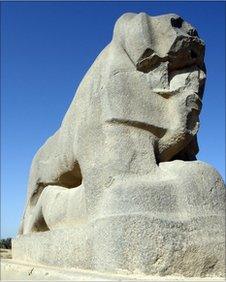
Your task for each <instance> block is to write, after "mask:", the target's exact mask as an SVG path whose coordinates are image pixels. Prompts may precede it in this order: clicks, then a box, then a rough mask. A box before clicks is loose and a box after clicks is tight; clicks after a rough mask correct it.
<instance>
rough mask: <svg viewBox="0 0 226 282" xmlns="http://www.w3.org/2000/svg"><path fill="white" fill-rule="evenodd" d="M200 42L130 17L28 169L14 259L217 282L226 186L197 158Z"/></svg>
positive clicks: (177, 22)
mask: <svg viewBox="0 0 226 282" xmlns="http://www.w3.org/2000/svg"><path fill="white" fill-rule="evenodd" d="M204 82H205V65H204V43H203V41H202V40H201V39H200V38H199V37H198V35H197V32H196V31H195V29H194V28H193V27H192V26H191V25H190V24H188V23H187V22H185V21H183V20H182V19H181V18H180V17H178V16H177V15H174V14H169V15H164V16H158V17H150V16H148V15H146V14H144V13H141V14H132V13H128V14H125V15H123V16H122V17H121V18H120V19H119V20H118V21H117V22H116V25H115V28H114V34H113V39H112V41H111V43H110V44H109V45H108V46H107V47H106V48H105V49H104V50H103V51H102V52H101V54H100V55H99V56H98V57H97V59H96V61H95V62H94V64H93V65H92V66H91V68H90V70H89V71H88V72H87V74H86V76H85V77H84V79H83V80H82V82H81V84H80V86H79V88H78V90H77V92H76V95H75V98H74V100H73V101H72V103H71V106H70V108H69V110H68V112H67V113H66V115H65V117H64V119H63V122H62V124H61V127H60V129H59V130H58V131H57V132H56V134H55V135H54V136H52V137H50V138H49V139H48V140H47V142H46V143H45V144H44V145H43V147H42V148H40V150H39V151H38V152H37V154H36V155H35V157H34V160H33V162H32V167H31V172H30V178H29V186H28V197H27V204H26V208H25V213H24V216H23V219H22V222H21V226H20V231H19V236H18V237H17V238H16V239H15V240H14V241H13V258H14V259H21V260H23V261H29V262H33V263H42V264H43V263H44V264H47V265H60V266H65V267H76V268H81V269H91V270H96V271H101V272H112V273H124V272H127V273H130V274H131V273H143V274H146V275H148V274H149V275H150V274H153V275H156V274H157V275H175V274H176V275H182V276H198V277H202V276H219V277H220V276H222V275H223V273H224V250H225V248H224V191H225V190H224V183H223V181H222V179H221V177H220V175H219V174H218V173H217V172H216V171H215V169H214V168H212V167H211V166H209V165H208V164H205V163H203V162H200V161H196V154H197V152H198V144H197V137H196V134H197V131H198V127H199V113H200V110H201V105H202V102H201V99H202V95H203V90H204Z"/></svg>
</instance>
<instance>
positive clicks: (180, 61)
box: [136, 37, 205, 73]
mask: <svg viewBox="0 0 226 282" xmlns="http://www.w3.org/2000/svg"><path fill="white" fill-rule="evenodd" d="M164 62H167V63H168V71H169V73H170V72H172V71H175V70H182V69H184V68H188V67H191V66H194V65H196V66H198V67H199V68H200V69H202V70H203V71H204V72H205V65H204V45H203V44H202V42H201V40H200V39H199V38H186V37H182V38H180V37H179V38H178V39H177V40H176V41H175V42H174V43H173V44H172V46H171V49H170V51H169V52H168V53H167V54H166V55H165V56H163V57H161V56H159V55H158V54H157V53H156V52H155V51H154V50H152V49H151V48H147V49H146V50H145V51H144V53H143V54H142V55H141V57H140V58H139V59H138V62H137V64H136V68H137V70H138V71H141V72H144V73H148V72H150V71H152V70H154V69H156V68H157V67H158V66H159V65H160V64H161V63H164Z"/></svg>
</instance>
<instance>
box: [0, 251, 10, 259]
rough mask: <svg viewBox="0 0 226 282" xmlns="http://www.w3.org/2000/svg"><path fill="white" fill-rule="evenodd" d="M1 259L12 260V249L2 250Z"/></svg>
mask: <svg viewBox="0 0 226 282" xmlns="http://www.w3.org/2000/svg"><path fill="white" fill-rule="evenodd" d="M0 257H1V258H3V259H11V258H12V251H11V249H0Z"/></svg>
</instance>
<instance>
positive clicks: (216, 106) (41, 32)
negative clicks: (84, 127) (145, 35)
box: [1, 2, 225, 238]
mask: <svg viewBox="0 0 226 282" xmlns="http://www.w3.org/2000/svg"><path fill="white" fill-rule="evenodd" d="M1 7H2V9H1V13H2V15H1V21H2V26H1V29H2V30H1V36H2V38H1V39H2V40H1V55H2V59H1V70H2V74H1V75H2V77H1V78H2V84H1V95H2V96H1V107H2V109H1V110H2V111H1V114H2V119H1V130H2V132H1V133H2V134H1V153H2V154H1V158H2V159H1V161H2V163H1V187H2V188H1V189H2V190H1V201H2V204H1V223H2V233H1V236H2V238H5V237H7V236H11V237H13V236H15V234H16V232H17V229H18V225H19V221H20V217H21V215H22V211H23V208H24V203H25V196H26V189H27V187H26V186H27V180H28V173H29V167H30V164H31V161H32V158H33V156H34V154H35V152H36V151H37V149H38V148H39V147H40V146H41V145H42V144H43V142H44V141H45V140H46V139H47V138H48V137H49V136H50V135H52V134H53V133H54V132H55V130H56V129H57V128H58V127H59V125H60V122H61V120H62V118H63V116H64V114H65V112H66V110H67V108H68V106H69V104H70V102H71V100H72V98H73V96H74V92H75V90H76V88H77V87H78V84H79V82H80V81H81V79H82V77H83V76H84V74H85V72H86V71H87V70H88V68H89V67H90V65H91V64H92V62H93V61H94V59H95V57H96V56H97V55H98V54H99V53H100V51H101V50H102V49H103V48H104V47H105V46H106V44H108V43H109V42H110V40H111V37H112V30H113V26H114V22H115V21H116V19H117V18H118V17H119V16H120V15H121V14H123V13H125V12H142V11H144V12H146V13H148V14H150V15H159V14H163V13H171V12H173V13H177V14H179V15H180V16H182V17H183V18H184V19H185V20H187V21H189V22H191V23H192V24H193V25H194V26H195V27H197V29H198V31H199V34H200V36H201V37H202V38H203V39H204V40H205V42H206V65H207V71H208V79H207V84H206V91H205V96H204V106H203V111H202V113H201V128H200V132H199V135H198V136H199V146H200V153H199V155H198V158H199V159H200V160H203V161H205V162H208V163H210V164H212V165H213V166H214V167H216V168H217V170H218V171H219V172H220V173H221V175H222V176H223V177H224V175H225V164H224V161H225V160H224V157H225V3H224V2H165V3H164V2H117V3H116V2H5V3H3V2H1Z"/></svg>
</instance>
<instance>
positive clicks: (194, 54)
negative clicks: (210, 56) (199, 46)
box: [190, 50, 198, 59]
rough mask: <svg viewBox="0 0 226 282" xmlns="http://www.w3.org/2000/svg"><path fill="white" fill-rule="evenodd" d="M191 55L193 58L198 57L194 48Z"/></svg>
mask: <svg viewBox="0 0 226 282" xmlns="http://www.w3.org/2000/svg"><path fill="white" fill-rule="evenodd" d="M190 55H191V58H192V59H196V58H197V57H198V56H197V54H196V53H195V52H194V51H193V50H191V51H190Z"/></svg>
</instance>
